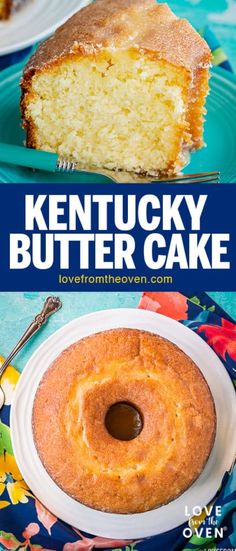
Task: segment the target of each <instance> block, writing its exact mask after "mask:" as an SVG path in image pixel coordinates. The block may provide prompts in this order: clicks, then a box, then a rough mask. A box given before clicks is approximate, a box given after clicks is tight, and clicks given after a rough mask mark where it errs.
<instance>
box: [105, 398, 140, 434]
mask: <svg viewBox="0 0 236 551" xmlns="http://www.w3.org/2000/svg"><path fill="white" fill-rule="evenodd" d="M105 426H106V429H107V431H108V432H109V434H110V435H111V436H112V437H113V438H116V440H133V439H134V438H137V436H138V435H139V434H140V432H141V431H142V429H143V417H142V414H141V413H140V411H139V410H138V408H137V407H136V406H135V405H134V404H130V403H129V402H116V403H115V404H113V405H112V406H110V407H109V409H108V411H107V413H106V417H105Z"/></svg>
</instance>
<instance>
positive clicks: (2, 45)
mask: <svg viewBox="0 0 236 551" xmlns="http://www.w3.org/2000/svg"><path fill="white" fill-rule="evenodd" d="M87 4H89V0H28V1H27V2H26V3H25V5H23V6H22V8H20V9H19V10H18V11H17V12H16V13H14V14H13V15H12V16H11V18H10V19H9V20H8V21H1V22H0V55H5V54H10V53H12V52H16V51H18V50H22V49H23V48H27V46H31V45H32V44H35V42H38V41H39V40H43V39H44V38H46V37H47V36H49V35H50V34H52V33H53V32H54V31H55V29H56V28H57V27H59V26H60V25H62V24H63V23H64V22H65V21H66V20H67V19H69V17H70V16H71V15H73V14H74V13H75V12H76V11H78V10H79V9H80V8H82V7H83V6H86V5H87Z"/></svg>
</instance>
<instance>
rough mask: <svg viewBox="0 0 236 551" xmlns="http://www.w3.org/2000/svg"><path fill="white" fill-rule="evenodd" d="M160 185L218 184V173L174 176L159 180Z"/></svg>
mask: <svg viewBox="0 0 236 551" xmlns="http://www.w3.org/2000/svg"><path fill="white" fill-rule="evenodd" d="M160 183H167V184H169V183H170V184H171V183H174V184H219V183H220V172H218V171H214V172H202V173H199V174H183V175H182V176H176V177H174V178H169V179H168V180H160Z"/></svg>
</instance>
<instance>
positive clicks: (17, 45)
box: [0, 0, 91, 56]
mask: <svg viewBox="0 0 236 551" xmlns="http://www.w3.org/2000/svg"><path fill="white" fill-rule="evenodd" d="M33 1H34V2H37V1H39V0H33ZM90 2H91V0H78V1H77V4H76V2H74V4H73V7H71V8H70V5H69V4H70V2H68V1H65V3H64V4H65V8H66V7H67V5H68V9H67V10H66V9H65V11H64V15H63V14H62V15H61V16H60V17H58V19H55V21H54V22H53V23H51V24H50V25H48V26H46V27H45V29H44V30H42V31H40V32H37V31H36V32H35V27H33V28H32V33H31V34H29V36H28V38H25V40H22V39H21V40H18V41H17V38H16V41H15V42H14V43H11V44H9V45H7V44H6V45H5V46H4V45H2V46H1V44H0V56H4V55H9V54H12V53H14V52H18V51H21V50H24V49H25V48H28V47H30V46H33V44H36V43H37V42H40V41H41V40H44V39H46V38H48V37H49V36H50V35H52V34H53V33H54V32H55V31H56V29H57V28H58V27H60V26H61V25H63V24H64V23H65V22H66V21H67V19H69V18H70V17H71V16H72V15H74V13H76V12H77V11H79V10H80V9H81V8H83V7H85V6H87V5H88V4H89V3H90ZM34 7H35V6H34V4H33V2H32V5H30V2H29V5H28V6H23V7H22V8H20V9H19V10H18V11H17V13H15V14H13V15H12V18H11V19H9V20H7V21H1V22H0V38H1V27H2V28H4V27H3V26H5V25H8V27H9V34H11V31H14V36H16V37H17V19H19V17H21V16H23V15H24V10H27V11H28V12H30V10H32V12H33V9H34ZM13 18H14V19H13ZM12 23H14V24H15V26H14V27H12V28H11V25H12ZM26 27H27V28H28V27H29V25H28V24H27V25H26Z"/></svg>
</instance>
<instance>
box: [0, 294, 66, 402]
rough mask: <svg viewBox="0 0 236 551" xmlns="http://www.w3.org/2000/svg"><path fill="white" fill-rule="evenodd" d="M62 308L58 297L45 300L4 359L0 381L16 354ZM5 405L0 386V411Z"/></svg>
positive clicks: (0, 370)
mask: <svg viewBox="0 0 236 551" xmlns="http://www.w3.org/2000/svg"><path fill="white" fill-rule="evenodd" d="M61 306H62V303H61V301H60V299H59V297H48V298H47V299H46V300H45V303H44V306H43V309H42V311H41V312H40V314H38V315H37V316H36V317H35V319H34V320H33V321H32V323H31V324H30V326H29V327H28V329H26V331H25V333H24V335H23V336H22V337H21V339H20V340H19V341H18V343H17V344H16V346H15V347H14V348H13V350H12V352H11V353H10V354H9V356H8V357H7V358H6V360H5V362H4V363H3V364H2V366H1V367H0V380H1V377H2V375H3V373H4V371H5V369H6V368H7V367H8V365H9V364H10V363H11V361H12V360H13V358H14V357H15V356H16V354H18V352H19V351H20V350H21V349H22V348H23V346H25V344H26V343H27V342H28V341H29V340H30V339H31V338H32V337H33V336H34V335H35V333H37V331H39V329H41V327H42V326H43V325H44V324H45V323H46V322H47V320H48V318H49V316H51V315H52V314H54V313H55V312H57V310H59V309H60V308H61ZM4 403H5V394H4V391H3V389H2V387H1V385H0V411H1V409H2V407H3V406H4Z"/></svg>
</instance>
